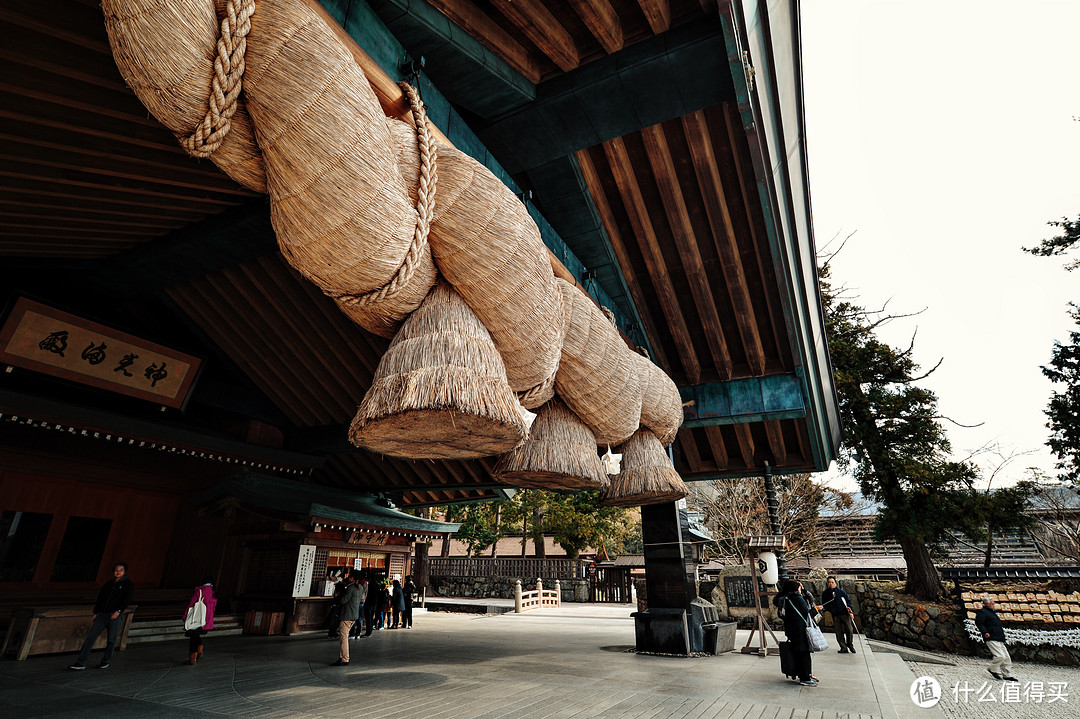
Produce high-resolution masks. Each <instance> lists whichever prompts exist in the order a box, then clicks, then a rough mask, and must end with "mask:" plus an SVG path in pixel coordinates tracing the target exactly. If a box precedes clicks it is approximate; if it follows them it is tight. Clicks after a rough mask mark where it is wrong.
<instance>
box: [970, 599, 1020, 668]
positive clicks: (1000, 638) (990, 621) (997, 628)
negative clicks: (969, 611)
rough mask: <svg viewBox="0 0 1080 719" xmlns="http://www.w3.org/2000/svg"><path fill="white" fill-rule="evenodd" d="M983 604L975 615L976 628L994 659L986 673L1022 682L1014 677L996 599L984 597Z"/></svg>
mask: <svg viewBox="0 0 1080 719" xmlns="http://www.w3.org/2000/svg"><path fill="white" fill-rule="evenodd" d="M982 603H983V606H982V609H980V610H979V611H977V612H976V613H975V626H976V627H978V628H979V634H981V635H982V638H983V641H984V642H986V648H987V649H989V650H990V656H991V657H992V659H991V660H990V666H989V667H987V668H986V671H988V672H990V674H991V675H992V676H993V677H994V679H1004V680H1005V681H1007V682H1018V681H1020V680H1019V679H1017V678H1016V677H1014V676H1013V675H1012V657H1011V656H1009V649H1008V647H1006V646H1005V627H1003V626H1002V625H1001V618H1000V617H998V615H997V611H996V610H995V609H994V598H993V597H990V596H984V597H983V600H982Z"/></svg>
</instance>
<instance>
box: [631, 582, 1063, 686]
mask: <svg viewBox="0 0 1080 719" xmlns="http://www.w3.org/2000/svg"><path fill="white" fill-rule="evenodd" d="M726 576H742V577H749V576H750V568H749V567H748V566H741V567H727V568H725V569H724V571H723V572H722V573H721V575H720V578H719V579H718V581H716V582H700V583H699V585H698V594H699V596H701V597H702V598H703V599H707V600H709V601H711V602H712V603H713V604H715V605H716V606H717V607H718V609H719V612H720V618H721V620H723V621H734V622H738V625H739V628H740V629H749V628H751V627H753V626H755V621H756V616H757V614H756V612H755V611H754V608H753V607H731V606H729V605H728V602H727V597H725V596H724V577H726ZM839 584H840V587H841V588H842V589H843V590H844V591H846V592H847V593H848V596H850V597H851V603H852V609H853V610H854V612H855V624H856V626H857V627H858V629H859V631H860V632H861V633H862V634H863V635H864V636H865V637H867V638H869V639H877V640H880V641H885V642H889V643H891V644H897V645H900V646H905V647H911V648H913V649H922V650H926V651H937V652H949V653H951V654H961V655H967V656H982V657H986V658H987V659H989V657H990V652H989V650H987V649H986V645H984V644H983V643H982V642H978V641H972V640H971V639H970V638H969V636H968V632H967V629H966V628H965V626H964V620H965V619H966V617H967V610H966V609H965V608H964V607H963V606H962V605H961V604H960V603H959V602H958V601H956V602H954V601H953V599H952V598H948V597H947V598H946V599H945V600H944V602H942V603H936V604H935V603H925V602H924V603H920V602H916V601H915V600H914V599H912V598H911V597H908V596H906V595H903V594H901V593H900V590H901V589H902V586H903V585H901V584H899V583H891V582H860V581H852V580H847V579H841V580H840V583H839ZM803 587H805V588H806V589H808V590H810V592H811V593H813V595H814V597H815V598H817V599H818V601H819V602H820V598H821V595H822V593H823V592H824V591H825V582H824V580H803ZM637 591H638V597H639V601H641V602H643V601H644V600H643V598H644V597H645V596H646V594H645V587H644V582H642V585H641V586H638V588H637ZM764 615H765V619H766V621H767V622H768V623H769V625H770V626H772V627H773V628H774V631H775V632H776V633H777V635H778V636H780V638H781V639H782V638H783V637H782V632H783V620H781V619H780V618H779V617H777V616H776V609H775V608H774V607H773V606H772V603H771V602H770V605H769V607H768V608H766V609H764ZM821 624H822V627H823V628H824V629H825V630H826V631H831V630H832V626H833V622H832V615H831V614H829V613H827V612H826V613H825V614H824V618H823V620H822V622H821ZM1008 626H1019V625H1014V624H1008ZM1009 653H1010V654H1011V655H1012V657H1013V658H1014V659H1016V660H1018V661H1034V662H1043V663H1047V664H1056V665H1060V666H1080V650H1077V649H1075V648H1071V647H1055V646H1050V645H1042V646H1028V645H1023V644H1010V645H1009Z"/></svg>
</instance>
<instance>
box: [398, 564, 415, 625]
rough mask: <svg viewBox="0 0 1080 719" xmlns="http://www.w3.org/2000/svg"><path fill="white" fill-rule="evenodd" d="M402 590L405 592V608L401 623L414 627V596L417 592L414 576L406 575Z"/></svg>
mask: <svg viewBox="0 0 1080 719" xmlns="http://www.w3.org/2000/svg"><path fill="white" fill-rule="evenodd" d="M402 592H403V593H404V594H405V609H404V610H403V611H402V612H401V624H402V626H404V627H405V628H406V629H412V601H413V599H412V598H413V595H414V594H416V585H415V584H413V580H412V576H407V577H405V586H404V587H402Z"/></svg>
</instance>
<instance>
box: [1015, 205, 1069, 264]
mask: <svg viewBox="0 0 1080 719" xmlns="http://www.w3.org/2000/svg"><path fill="white" fill-rule="evenodd" d="M1046 224H1048V225H1050V226H1051V227H1057V228H1059V229H1060V230H1061V234H1060V235H1054V236H1053V237H1051V238H1048V239H1045V240H1043V241H1042V242H1041V243H1039V244H1038V245H1037V246H1035V247H1025V248H1024V251H1025V252H1030V253H1031V254H1033V255H1038V256H1039V257H1054V256H1057V255H1064V254H1065V253H1066V252H1068V251H1069V250H1071V249H1073V248H1074V247H1080V217H1078V218H1076V219H1075V220H1070V219H1069V218H1068V217H1062V218H1061V219H1060V220H1051V221H1050V222H1047V223H1046ZM1077 267H1080V259H1075V260H1072V261H1070V262H1069V263H1068V264H1067V265H1065V269H1066V270H1075V269H1076V268H1077Z"/></svg>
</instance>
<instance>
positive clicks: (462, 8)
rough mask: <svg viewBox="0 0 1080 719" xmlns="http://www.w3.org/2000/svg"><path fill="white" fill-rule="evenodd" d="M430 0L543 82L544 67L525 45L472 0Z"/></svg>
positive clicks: (515, 65) (530, 78)
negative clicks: (530, 55)
mask: <svg viewBox="0 0 1080 719" xmlns="http://www.w3.org/2000/svg"><path fill="white" fill-rule="evenodd" d="M428 3H429V4H430V5H431V6H432V7H434V8H435V9H436V10H438V11H439V12H441V13H442V14H443V15H445V16H446V17H448V18H449V19H450V20H452V21H453V22H454V23H456V24H457V25H459V26H460V27H461V28H462V29H463V30H464V31H465V32H467V33H468V34H469V35H472V36H473V37H474V38H476V39H477V40H479V41H480V43H481V44H482V45H484V46H485V47H486V48H487V49H488V50H491V51H492V52H493V53H495V54H496V55H498V56H499V57H501V58H502V59H503V60H505V61H506V63H507V64H508V65H510V67H512V68H514V69H515V70H517V71H518V72H520V73H521V74H522V75H524V76H525V78H526V79H527V80H528V81H529V82H531V83H533V84H534V85H535V84H537V83H538V82H540V69H539V68H538V67H537V66H536V63H535V62H534V61H533V59H532V58H531V57H529V51H528V50H527V49H526V48H525V46H524V45H522V44H521V43H519V42H518V41H517V40H515V39H514V38H513V37H511V36H510V33H508V32H506V31H505V30H503V29H502V28H501V27H499V25H498V24H497V23H496V22H495V21H494V20H492V19H491V18H490V17H488V16H487V15H486V14H484V13H483V12H482V11H481V10H480V9H479V8H477V7H476V6H475V5H473V4H472V3H471V2H469V1H468V0H428Z"/></svg>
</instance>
